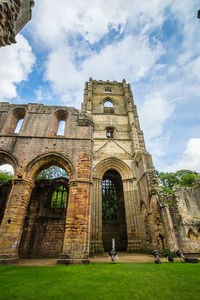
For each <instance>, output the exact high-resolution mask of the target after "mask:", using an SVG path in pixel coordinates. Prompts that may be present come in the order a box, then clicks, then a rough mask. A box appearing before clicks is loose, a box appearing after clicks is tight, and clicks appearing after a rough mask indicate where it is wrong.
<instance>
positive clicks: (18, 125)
mask: <svg viewBox="0 0 200 300" xmlns="http://www.w3.org/2000/svg"><path fill="white" fill-rule="evenodd" d="M23 121H24V119H20V120H19V121H18V123H17V126H16V128H15V131H14V133H19V132H20V129H21V127H22V123H23Z"/></svg>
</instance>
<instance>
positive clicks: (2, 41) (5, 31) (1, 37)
mask: <svg viewBox="0 0 200 300" xmlns="http://www.w3.org/2000/svg"><path fill="white" fill-rule="evenodd" d="M33 5H34V1H32V0H0V47H1V46H6V45H11V44H12V43H16V41H15V36H16V34H17V33H18V32H19V31H20V30H21V29H22V28H23V27H24V26H25V25H26V23H27V22H28V21H29V20H30V19H31V8H32V7H33Z"/></svg>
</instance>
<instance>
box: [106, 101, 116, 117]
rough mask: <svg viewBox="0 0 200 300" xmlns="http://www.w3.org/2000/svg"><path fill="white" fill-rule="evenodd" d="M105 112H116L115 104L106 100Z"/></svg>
mask: <svg viewBox="0 0 200 300" xmlns="http://www.w3.org/2000/svg"><path fill="white" fill-rule="evenodd" d="M104 113H108V114H113V113H114V105H113V103H112V102H111V101H109V100H107V101H105V102H104Z"/></svg>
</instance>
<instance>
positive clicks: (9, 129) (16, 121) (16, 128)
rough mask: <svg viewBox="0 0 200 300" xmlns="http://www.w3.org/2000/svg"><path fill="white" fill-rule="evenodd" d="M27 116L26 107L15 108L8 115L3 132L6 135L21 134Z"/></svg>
mask: <svg viewBox="0 0 200 300" xmlns="http://www.w3.org/2000/svg"><path fill="white" fill-rule="evenodd" d="M25 115H26V109H25V108H24V107H16V108H13V109H12V110H11V111H10V112H9V115H8V118H7V120H6V122H5V125H4V127H3V130H2V132H3V133H4V134H13V133H16V134H17V133H19V132H20V130H21V128H22V123H23V121H24V118H25Z"/></svg>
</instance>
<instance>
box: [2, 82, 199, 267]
mask: <svg viewBox="0 0 200 300" xmlns="http://www.w3.org/2000/svg"><path fill="white" fill-rule="evenodd" d="M22 119H23V123H22V126H21V129H20V131H19V133H14V132H15V128H16V126H17V124H18V122H19V120H22ZM61 121H64V122H65V130H64V133H63V135H59V134H58V127H59V124H60V122H61ZM6 163H8V164H11V165H12V166H13V169H14V178H13V180H12V182H9V183H6V184H3V183H1V185H0V208H1V211H0V224H1V225H0V262H1V263H11V262H15V261H16V260H18V259H19V258H20V257H23V258H25V257H26V258H28V257H32V258H34V257H56V258H58V261H57V262H58V264H82V263H85V264H86V263H89V256H90V255H93V254H94V253H97V252H103V251H108V250H110V247H111V240H112V238H113V237H114V238H115V240H116V250H117V251H130V252H136V251H145V250H151V249H160V250H162V249H164V248H168V249H170V250H171V251H175V250H177V249H178V248H182V249H183V250H184V251H185V252H190V253H191V252H199V251H200V239H199V238H200V188H199V184H198V182H197V187H195V188H179V187H177V188H176V190H175V192H174V194H173V195H172V196H169V195H166V194H165V193H164V192H163V191H162V190H161V189H160V188H159V187H158V179H157V176H156V171H155V169H154V166H153V163H152V159H151V155H150V154H149V153H148V152H147V151H146V148H145V143H144V138H143V134H142V131H141V129H140V125H139V119H138V115H137V109H136V106H135V104H134V101H133V96H132V92H131V87H130V85H129V84H127V83H126V81H125V80H123V81H122V82H116V81H113V82H110V81H101V80H100V81H96V80H92V78H90V80H89V82H86V84H85V90H84V101H83V103H82V108H81V111H78V110H77V109H75V108H73V107H65V106H46V105H42V104H36V103H29V104H27V105H14V104H9V103H7V102H3V103H1V104H0V165H2V164H6ZM52 165H56V166H59V167H61V168H63V169H64V170H65V171H66V172H67V173H68V175H69V179H66V178H65V179H64V178H58V179H54V180H52V181H49V180H40V181H39V182H37V181H36V176H37V175H38V174H39V173H40V172H41V171H42V170H44V169H46V168H48V167H49V166H52ZM60 187H61V188H62V189H60ZM59 189H60V190H61V191H62V200H61V202H62V201H63V204H62V205H61V206H60V207H57V206H55V205H52V199H53V197H54V195H57V193H58V190H59ZM64 198H65V199H64Z"/></svg>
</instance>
